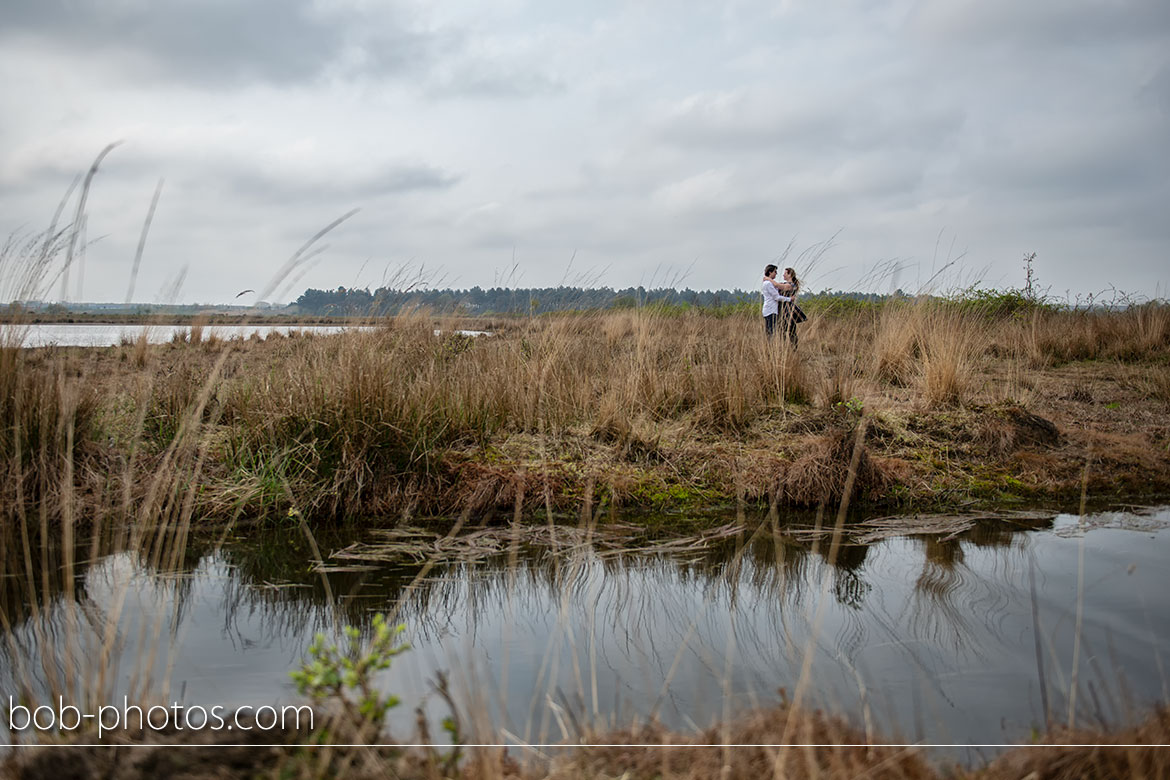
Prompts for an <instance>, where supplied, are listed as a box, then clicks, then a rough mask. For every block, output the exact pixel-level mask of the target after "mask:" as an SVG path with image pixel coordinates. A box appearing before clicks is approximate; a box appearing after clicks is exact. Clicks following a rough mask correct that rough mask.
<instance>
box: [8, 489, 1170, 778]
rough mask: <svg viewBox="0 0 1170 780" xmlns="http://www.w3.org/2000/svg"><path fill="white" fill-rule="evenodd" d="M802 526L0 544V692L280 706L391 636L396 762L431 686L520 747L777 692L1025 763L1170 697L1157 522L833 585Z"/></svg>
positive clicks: (924, 738) (1165, 533)
mask: <svg viewBox="0 0 1170 780" xmlns="http://www.w3.org/2000/svg"><path fill="white" fill-rule="evenodd" d="M807 524H808V518H806V517H800V518H789V519H785V518H781V520H780V523H779V525H778V526H777V525H769V524H768V523H766V522H765V523H763V524H759V523H754V524H753V523H751V522H748V523H746V524H745V526H746V528H745V531H744V532H743V533H740V534H725V535H723V536H722V537H721V538H708V539H707V540H706V541H704V542H702V543H701V544H700V543H690V544H681V543H677V544H659V545H658V546H657V547H655V546H654V545H650V546H649V547H647V546H646V545H642V546H643V548H644V549H643V550H642V551H640V552H622V551H621V549H620V548H621V547H622V545H623V544H624V543H623V542H621V541H620V540H619V542H617V543H613V542H612V541H611V542H606V536H605V531H604V529H603V528H599V529H598V530H597V531H596V532H595V535H587V536H583V535H582V533H581V532H579V531H577V532H573V531H572V529H569V530H567V531H563V532H560V533H559V539H558V540H557V541H556V542H555V544H556V546H555V547H550V546H549V544H550V542H549V540H548V539H547V538H545V541H544V542H541V541H539V540H536V538H535V537H534V536H532V535H531V534H529V536H528V537H526V539H525V542H524V544H512V543H509V542H508V541H507V539H508V538H509V537H508V536H507V529H503V530H501V531H491V532H479V533H480V536H479V537H474V539H473V541H475V540H478V541H475V543H474V544H468V545H464V547H462V548H460V547H458V546H455V547H449V548H445V549H448V554H447V557H446V560H436V559H434V558H425V557H424V556H420V555H419V552H418V550H417V549H416V550H413V551H411V550H407V551H406V552H401V551H402V550H404V549H406V548H407V547H408V545H403V544H402V539H403V538H404V536H403V534H402V533H398V534H387V533H386V532H378V531H371V530H365V531H356V530H355V531H334V532H332V533H329V534H322V535H320V536H319V537H318V538H316V539H315V541H316V544H317V545H318V546H319V547H320V549H321V552H322V554H323V555H324V556H325V558H326V562H325V563H326V565H325V566H324V567H321V566H319V565H317V563H316V560H315V557H314V555H313V553H312V552H311V546H310V543H309V542H308V540H307V538H306V537H305V536H304V535H302V534H301V532H300V531H299V530H297V529H295V528H292V529H287V530H264V531H256V530H249V531H246V532H245V531H240V532H236V533H235V534H233V535H231V536H229V537H228V538H226V539H223V540H198V539H194V540H191V541H189V542H188V543H186V544H185V545H180V546H179V547H177V548H173V549H172V548H170V547H168V546H167V545H166V544H165V543H164V544H153V543H151V542H150V541H149V540H146V541H143V542H142V543H140V544H138V545H137V546H133V545H127V544H120V543H114V542H110V541H109V540H108V539H105V540H103V541H102V542H101V543H100V544H99V545H97V546H96V547H97V548H100V549H101V550H104V552H102V553H100V554H97V555H92V554H91V549H92V548H91V547H90V546H89V545H88V543H84V542H79V543H78V544H77V545H76V547H77V549H76V550H75V552H74V555H73V560H72V561H70V560H68V559H67V558H66V557H65V556H63V555H62V554H61V553H60V550H59V549H57V548H54V549H51V550H42V551H41V553H40V554H38V553H37V552H36V550H35V543H34V552H33V554H32V556H31V557H29V558H26V557H24V555H23V553H22V552H21V551H20V546H19V544H18V543H17V542H14V541H10V542H8V543H7V544H6V546H5V549H4V551H3V554H4V561H5V574H6V576H5V578H4V581H3V582H4V587H3V589H2V594H3V602H2V603H0V610H3V612H4V616H5V618H6V625H9V626H11V635H10V637H8V638H9V639H10V640H11V641H7V642H5V643H4V645H3V647H2V648H0V659H2V660H3V663H2V664H0V686H2V687H0V691H2V692H8V691H12V690H16V685H17V680H18V679H22V680H24V681H25V682H26V684H31V685H32V687H33V688H34V689H36V688H40V689H47V688H48V686H49V685H50V683H51V681H52V680H53V679H54V677H56V678H57V679H59V680H64V681H66V682H64V683H62V682H59V683H58V684H59V685H62V684H67V681H68V680H70V679H75V680H76V681H77V683H78V685H79V686H82V687H84V686H85V685H88V686H90V689H91V691H90V695H91V698H93V697H96V698H98V699H103V700H120V697H121V696H122V694H123V693H125V692H131V693H134V692H136V691H140V690H142V689H143V685H144V681H146V680H150V681H153V683H154V685H155V690H156V692H159V693H162V694H163V695H164V696H165V697H166V699H167V700H168V701H169V700H179V701H184V702H186V703H188V704H200V705H202V706H214V705H224V706H227V707H237V706H243V705H249V706H258V705H260V704H271V703H273V702H277V701H280V702H294V701H296V700H297V697H296V693H295V691H294V690H293V688H292V686H291V683H290V680H289V674H288V673H289V670H291V669H293V668H295V667H296V666H297V665H298V664H299V662H300V660H301V659H302V658H303V656H304V653H305V650H306V647H307V646H308V644H309V642H310V641H311V639H312V636H313V634H314V633H315V632H318V631H323V632H325V633H327V634H329V635H332V636H337V635H339V631H340V627H341V626H343V625H350V624H352V625H358V626H361V627H368V626H369V623H370V620H371V618H372V616H373V615H374V614H376V613H378V612H395V614H396V616H395V619H396V620H398V621H400V622H402V623H404V624H405V626H406V632H405V639H407V640H408V641H409V643H410V645H411V648H412V649H411V650H410V651H409V652H407V653H406V654H404V655H402V656H399V657H398V658H397V659H396V660H395V662H394V665H393V666H392V668H391V669H389V670H388V671H387V672H385V673H384V675H383V677H382V678H381V680H380V683H381V684H383V685H384V686H385V688H386V689H387V690H390V691H393V692H394V693H396V694H398V695H399V696H401V698H402V701H403V702H404V704H403V706H401V707H399V708H398V709H397V710H395V711H394V713H393V718H392V721H391V731H392V733H394V734H396V735H397V736H398V737H400V738H402V737H409V736H410V735H411V734H412V733H413V725H414V712H413V710H414V707H415V706H416V705H417V703H419V702H420V701H422V700H423V699H424V698H426V699H427V703H426V711H427V712H428V713H429V714H430V715H431V716H432V717H433V718H435V720H436V722H437V721H438V719H440V718H442V717H443V716H444V714H445V710H444V707H445V705H442V704H441V703H440V702H439V701H438V700H437V699H436V697H434V696H433V695H431V681H433V680H434V679H435V675H436V672H438V671H441V670H449V671H450V674H451V681H452V687H453V689H454V691H455V695H456V698H457V699H458V700H460V701H461V702H463V703H465V704H467V705H468V706H470V707H472V708H474V709H477V710H478V711H480V712H482V713H484V714H486V715H487V716H488V718H489V719H490V720H491V722H492V723H493V724H494V725H495V726H496V727H497V728H498V729H501V730H503V731H501V732H500V733H506V734H509V735H512V738H514V739H516V740H521V741H526V742H530V743H542V742H547V741H559V740H561V739H563V738H564V737H565V736H566V731H569V732H571V731H572V729H573V728H574V724H575V723H579V722H589V723H594V724H598V723H618V724H626V723H629V722H631V721H632V720H633V719H635V718H641V719H643V720H645V719H646V718H648V717H651V716H657V717H659V718H661V719H662V720H664V721H665V722H667V723H668V724H671V725H673V726H676V727H679V728H684V729H688V728H693V727H695V726H707V725H710V724H711V723H712V722H713V721H714V720H715V719H717V718H719V717H720V716H722V715H724V714H727V713H733V712H736V711H741V710H744V709H748V708H751V707H753V706H757V705H766V704H773V703H775V702H777V701H778V700H779V698H780V696H781V694H780V689H784V694H783V695H785V696H787V697H788V698H789V699H792V698H793V697H795V696H801V697H803V699H804V701H806V702H808V703H810V704H814V705H817V706H821V707H825V708H827V709H829V710H831V711H833V712H837V713H841V714H844V715H846V716H848V717H849V718H850V719H852V720H853V721H854V722H856V723H857V724H859V725H862V726H864V725H869V726H870V727H872V728H873V729H874V733H875V734H877V735H881V736H884V737H888V738H890V739H895V740H897V741H899V742H901V741H910V742H923V743H930V744H943V745H958V746H967V745H997V744H1001V743H1012V742H1020V741H1027V740H1028V739H1029V737H1030V735H1031V734H1032V731H1033V729H1035V728H1039V727H1040V726H1042V724H1043V723H1044V722H1045V720H1046V719H1047V720H1052V721H1057V722H1067V721H1068V718H1069V714H1070V707H1071V708H1072V709H1074V710H1075V718H1076V722H1077V723H1078V724H1082V725H1090V724H1097V723H1100V722H1105V723H1112V724H1116V723H1120V722H1124V721H1125V720H1126V719H1127V718H1129V717H1131V716H1134V715H1137V714H1140V712H1141V710H1142V708H1143V707H1145V706H1148V705H1149V704H1150V703H1151V702H1154V701H1157V700H1166V699H1167V698H1170V697H1168V696H1167V678H1166V676H1165V673H1164V659H1163V658H1162V657H1161V655H1160V653H1161V648H1163V647H1165V646H1166V644H1167V641H1168V640H1170V609H1168V607H1170V591H1168V589H1167V587H1166V583H1167V578H1166V575H1165V572H1164V570H1163V567H1164V565H1165V561H1166V560H1167V559H1168V558H1170V530H1167V528H1168V526H1170V508H1162V509H1155V510H1142V511H1134V512H1108V513H1100V514H1094V515H1091V516H1087V517H1085V518H1080V517H1077V516H1069V515H1056V516H1054V517H1053V516H1049V517H1047V518H1046V519H1041V520H1036V519H1028V520H1019V519H1011V518H1009V519H1000V520H981V521H979V522H975V523H971V524H968V525H967V526H966V527H963V526H960V527H959V530H955V531H952V532H951V533H949V534H947V535H942V536H939V535H933V536H926V535H911V536H899V535H886V536H885V537H884V538H880V539H877V540H874V541H871V542H870V543H869V544H855V543H851V542H850V543H845V544H843V545H841V546H840V549H839V550H838V551H837V554H836V556H835V560H833V561H832V562H830V560H829V558H830V554H831V550H832V546H831V544H830V542H829V540H828V538H826V537H825V536H824V534H821V535H819V536H818V535H817V534H815V533H810V532H809V529H808V527H807ZM753 529H754V532H753ZM777 529H778V533H777V532H776V531H777ZM108 533H110V532H107V534H108ZM545 536H546V537H547V534H545ZM501 540H502V541H501ZM221 542H222V543H221ZM423 542H424V543H425V544H430V547H429V548H427V549H442V548H443V547H442V545H440V544H436V543H435V542H434V540H430V541H428V540H427V539H426V538H424V539H423ZM847 542H848V540H847ZM379 545H380V546H379ZM132 549H134V550H137V551H131V550H132ZM419 549H422V548H421V547H420V548H419ZM379 550H381V552H378V551H379ZM395 550H399V552H400V554H399V553H394V551H395ZM469 550H470V551H471V552H470V553H469V552H468V551H469ZM339 552H340V555H334V553H339ZM432 564H434V565H432ZM69 567H73V568H74V572H73V578H72V579H70V578H69V577H68V568H69ZM71 583H72V585H71ZM34 594H35V595H34ZM1078 623H1079V625H1080V639H1079V642H1078V641H1076V640H1075V638H1076V635H1077V626H1078ZM110 624H116V625H117V632H116V637H117V641H116V642H115V641H111V639H110V637H111V636H113V634H111V635H106V634H104V630H105V628H104V627H105V626H107V625H110ZM102 647H107V648H110V650H111V653H110V658H109V661H108V662H106V661H100V662H99V660H97V659H100V657H101V654H100V651H99V648H102ZM1074 658H1076V659H1077V661H1076V668H1075V669H1074V665H1073V664H1074ZM99 667H100V668H99ZM71 669H72V670H74V675H75V677H72V678H71V675H70V673H69V670H71ZM1074 685H1075V690H1076V696H1075V697H1074V696H1073V695H1071V692H1072V691H1073V690H1074ZM428 697H429V698H428ZM570 735H571V734H570ZM992 752H994V751H992V750H990V749H988V748H975V747H958V748H951V749H950V750H949V751H948V752H947V755H948V756H950V757H951V758H955V759H957V760H960V761H963V762H965V763H972V762H974V763H978V762H979V761H981V760H982V759H983V758H986V757H987V756H988V755H989V754H991V753H992Z"/></svg>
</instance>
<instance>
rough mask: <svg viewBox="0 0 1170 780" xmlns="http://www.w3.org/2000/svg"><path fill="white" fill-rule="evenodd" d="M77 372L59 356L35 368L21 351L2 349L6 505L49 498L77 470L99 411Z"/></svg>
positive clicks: (0, 455) (0, 453)
mask: <svg viewBox="0 0 1170 780" xmlns="http://www.w3.org/2000/svg"><path fill="white" fill-rule="evenodd" d="M78 373H79V372H77V371H76V370H74V369H71V368H70V367H69V366H68V365H67V364H66V363H65V362H64V361H63V359H56V358H51V359H49V360H47V361H45V363H44V364H43V365H41V366H37V367H35V368H34V367H30V366H29V365H28V361H27V359H26V356H25V353H23V352H22V351H21V350H20V349H19V348H11V347H0V469H2V473H3V477H4V481H5V483H6V484H5V486H4V492H3V495H4V496H5V497H6V500H5V502H4V503H7V500H9V499H11V500H13V501H14V502H19V503H22V504H23V503H24V502H26V501H38V500H39V501H43V500H46V499H47V498H48V497H49V496H52V495H55V494H57V493H58V492H59V491H60V490H61V489H62V487H63V485H62V484H61V480H62V479H64V478H65V475H66V474H68V473H71V472H72V470H73V467H74V464H75V462H76V461H77V459H78V458H79V457H80V454H81V452H82V445H83V444H84V442H85V441H86V440H87V439H88V438H89V437H90V435H91V433H92V430H93V428H94V425H95V423H96V419H97V411H98V398H97V395H96V393H95V392H94V389H93V387H92V386H91V385H90V384H88V383H87V381H86V378H85V377H84V376H79V375H78ZM70 509H72V508H70Z"/></svg>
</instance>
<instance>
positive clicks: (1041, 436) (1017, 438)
mask: <svg viewBox="0 0 1170 780" xmlns="http://www.w3.org/2000/svg"><path fill="white" fill-rule="evenodd" d="M975 413H976V414H977V415H978V418H979V422H978V427H977V430H976V433H975V434H974V437H973V438H974V441H975V442H976V444H977V445H979V446H980V448H981V449H983V450H986V451H989V452H992V453H994V454H997V455H1005V454H1007V453H1009V452H1014V451H1016V450H1018V449H1020V448H1021V447H1033V446H1040V447H1054V446H1056V445H1057V444H1059V443H1060V430H1059V429H1058V428H1057V427H1056V425H1054V424H1053V423H1052V421H1050V420H1046V419H1045V418H1043V417H1040V416H1039V415H1037V414H1033V413H1032V412H1029V411H1028V410H1027V409H1025V408H1024V407H1023V406H1020V405H1018V404H1000V405H998V406H990V407H985V408H982V409H977V410H975Z"/></svg>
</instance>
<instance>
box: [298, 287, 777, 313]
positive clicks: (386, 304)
mask: <svg viewBox="0 0 1170 780" xmlns="http://www.w3.org/2000/svg"><path fill="white" fill-rule="evenodd" d="M757 298H759V293H758V292H747V291H744V290H691V289H685V290H675V289H672V288H652V289H646V288H645V287H627V288H625V289H621V290H615V289H613V288H611V287H592V288H588V287H565V286H560V287H527V288H511V287H491V288H488V289H484V288H482V287H472V288H470V289H467V290H453V289H435V290H392V289H387V288H378V289H377V290H374V291H373V292H371V291H370V290H369V288H345V287H338V288H337V289H336V290H316V289H309V290H305V292H304V293H303V294H302V295H301V296H300V297H299V298H297V299H296V301H295V302H293V303H292V304H291V306H293V307H296V310H297V311H298V312H300V313H304V314H315V315H322V316H384V315H391V314H397V313H398V312H400V311H402V310H403V309H408V308H411V307H420V306H421V307H426V308H428V309H431V310H434V311H439V312H444V313H456V314H539V313H543V312H551V311H567V310H579V309H614V308H634V307H637V306H645V305H647V304H667V305H671V306H697V307H704V308H719V307H724V306H735V305H740V304H743V303H747V302H751V301H754V300H756V299H757Z"/></svg>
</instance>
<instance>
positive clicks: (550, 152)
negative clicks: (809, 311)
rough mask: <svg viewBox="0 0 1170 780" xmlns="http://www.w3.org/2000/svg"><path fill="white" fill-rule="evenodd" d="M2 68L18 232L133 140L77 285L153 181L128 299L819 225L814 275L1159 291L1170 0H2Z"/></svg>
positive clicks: (728, 277) (504, 267) (636, 258)
mask: <svg viewBox="0 0 1170 780" xmlns="http://www.w3.org/2000/svg"><path fill="white" fill-rule="evenodd" d="M0 84H3V87H2V88H0V237H3V236H7V235H10V234H12V233H22V232H34V231H36V230H40V229H44V228H45V227H46V226H47V225H48V224H49V221H50V220H51V218H52V215H53V211H54V210H55V208H56V206H57V203H58V202H59V201H60V200H61V198H62V196H63V195H64V194H65V193H66V191H67V190H68V188H69V185H70V183H71V182H72V181H73V179H74V177H75V176H77V175H78V174H79V173H82V172H84V171H85V170H86V169H88V167H89V165H90V163H91V162H92V161H93V159H94V158H95V157H96V155H97V154H98V152H99V151H101V149H102V148H103V147H104V146H106V145H107V144H109V143H111V142H114V141H121V142H122V143H121V145H119V146H118V147H117V148H115V149H114V150H113V151H112V152H110V154H109V155H108V156H107V157H106V158H105V160H104V162H103V163H102V166H101V169H100V171H99V173H98V174H97V176H96V177H95V178H94V180H93V185H92V188H91V191H90V193H89V200H88V221H87V223H86V238H87V239H88V242H89V248H88V251H87V253H86V255H85V267H84V269H81V268H75V269H74V271H73V273H72V274H71V276H70V281H69V287H68V289H66V290H65V291H64V294H65V295H66V296H67V297H68V298H69V299H72V300H79V299H81V300H113V301H120V300H122V299H123V298H124V297H125V296H126V294H127V290H128V285H129V279H130V271H131V266H132V264H133V258H134V254H135V249H136V247H137V244H138V240H139V235H140V233H141V230H142V224H143V220H144V218H145V216H146V214H147V212H148V210H149V208H150V203H151V198H152V195H153V194H154V191H155V188H156V186H157V185H158V182H159V181H160V180H165V183H164V184H163V187H162V195H161V198H160V200H159V203H158V208H157V211H156V213H155V217H154V222H153V226H152V228H151V231H150V234H149V237H148V240H147V244H146V248H145V253H144V256H143V260H142V270H141V275H140V277H139V279H138V282H137V286H136V288H135V290H134V298H135V300H142V301H148V300H160V299H163V298H166V297H172V295H173V293H172V292H170V291H171V290H173V289H174V286H175V284H176V283H177V282H179V281H181V286H180V287H179V288H178V292H177V295H176V296H175V297H177V299H178V300H181V301H190V302H204V303H212V302H226V301H230V300H232V299H233V298H234V297H235V294H236V293H237V292H239V291H240V290H243V289H245V288H256V289H259V290H265V289H271V293H270V294H269V297H270V298H272V299H274V300H275V299H281V297H282V292H283V291H285V290H287V292H283V299H284V300H288V299H291V298H295V297H296V295H297V294H299V293H300V292H301V291H302V290H303V289H304V288H305V287H310V286H311V287H319V288H332V287H337V286H338V285H344V286H346V287H349V286H354V285H357V286H367V285H368V286H370V287H375V286H378V285H379V284H381V283H382V282H383V280H384V279H390V278H403V274H404V273H405V274H407V275H408V276H410V277H411V278H417V277H419V276H421V277H422V278H424V279H427V280H430V281H432V282H433V283H437V284H441V285H442V286H457V287H469V286H472V285H481V286H484V287H486V286H491V285H494V284H502V283H507V284H510V285H513V286H543V285H549V284H558V283H562V282H565V283H586V284H597V285H608V286H615V287H619V286H626V285H637V284H645V285H647V286H650V285H658V284H668V285H669V284H673V285H675V286H689V287H693V288H717V287H743V288H754V287H755V285H756V283H757V281H758V278H759V274H760V270H761V268H762V266H763V265H764V264H765V263H767V262H769V261H771V260H773V259H775V258H777V257H778V256H779V255H780V254H781V253H782V252H783V251H784V249H785V247H786V246H788V245H789V244H790V243H791V245H792V247H793V250H792V255H791V256H792V257H796V256H797V254H798V253H800V252H801V251H802V250H806V249H809V248H815V247H817V246H818V245H821V244H822V243H823V242H826V241H828V240H830V239H832V246H831V247H829V248H828V249H827V251H825V252H824V253H823V255H822V256H821V258H820V259H819V260H818V261H817V262H816V263H812V264H811V265H810V264H809V263H807V262H804V264H803V265H804V266H808V267H801V268H800V270H802V271H806V277H807V281H808V283H809V285H810V286H811V287H812V288H814V289H823V288H825V287H833V288H838V289H840V288H857V287H858V286H861V287H867V288H871V289H888V288H890V287H892V286H895V285H896V286H899V287H902V288H904V289H907V290H912V289H917V288H918V287H919V286H920V285H923V284H925V283H926V282H927V280H928V279H929V278H930V277H931V276H932V274H934V273H935V272H937V271H938V270H939V269H940V268H945V269H946V270H945V271H944V272H943V279H944V280H945V283H946V284H966V283H970V282H975V281H980V280H981V281H983V282H984V283H986V284H988V285H992V286H1019V285H1022V284H1023V268H1022V263H1021V258H1022V257H1023V255H1024V254H1025V253H1027V252H1036V253H1037V259H1036V264H1035V268H1036V273H1037V276H1038V277H1039V280H1040V282H1041V283H1042V284H1043V285H1044V286H1046V287H1050V288H1051V291H1052V292H1053V293H1054V294H1059V295H1061V296H1063V295H1064V294H1065V293H1066V291H1069V292H1070V293H1071V294H1072V295H1074V296H1075V295H1077V294H1084V293H1089V292H1095V291H1098V290H1101V289H1104V288H1109V287H1114V288H1117V289H1121V290H1124V291H1126V292H1131V293H1135V294H1140V295H1144V296H1149V297H1152V296H1155V295H1160V296H1166V295H1168V294H1170V262H1167V260H1168V259H1170V257H1168V255H1170V251H1168V250H1170V221H1168V219H1167V214H1168V213H1170V209H1168V205H1170V2H1167V1H1166V0H1029V1H1028V2H1021V1H1020V0H929V1H927V0H923V1H922V2H908V1H903V0H891V1H890V2H876V1H874V0H841V1H840V2H803V1H802V0H787V1H785V0H776V1H774V2H756V0H725V1H724V2H718V1H717V0H708V2H697V1H694V2H692V1H691V0H669V1H668V0H629V1H628V2H616V1H613V0H594V1H592V2H587V3H586V2H576V3H561V2H547V1H544V0H493V1H492V2H486V1H485V0H476V1H475V2H459V3H441V4H439V3H432V2H429V1H427V0H4V2H3V6H2V8H0ZM70 208H73V207H72V206H71V207H70ZM355 208H357V209H360V211H359V212H358V213H357V214H356V215H354V216H353V217H352V218H350V219H348V220H347V221H345V222H344V223H342V224H341V225H339V226H337V227H336V228H335V229H334V230H333V231H332V232H330V233H329V234H328V235H327V236H326V237H325V238H323V239H322V241H321V242H320V243H321V244H322V245H327V247H326V248H325V249H324V251H322V252H320V253H319V254H316V255H315V256H313V257H312V258H311V259H310V260H309V261H308V262H305V263H300V264H298V265H297V267H296V268H295V269H294V270H293V271H292V272H291V274H289V275H286V276H285V277H284V278H283V279H282V280H280V281H279V282H278V283H274V279H275V277H276V276H277V274H278V273H279V272H280V271H281V269H282V267H285V266H286V265H287V261H288V260H289V259H290V257H292V256H293V254H294V253H295V252H296V251H297V250H298V249H299V248H300V247H301V245H302V244H304V243H305V242H306V241H307V240H308V239H310V238H311V237H312V236H313V235H314V234H315V233H316V232H317V231H318V230H320V229H321V228H323V227H325V226H326V225H328V224H329V223H330V222H332V221H333V220H335V219H337V218H338V217H340V216H342V215H343V214H346V213H347V212H349V211H350V210H351V209H355ZM948 264H949V265H948ZM799 265H800V264H799V263H798V266H799ZM895 268H896V269H900V270H893V269H895ZM183 269H186V273H185V275H184V274H183ZM403 269H407V270H406V271H403ZM420 269H421V270H420ZM274 284H275V287H273V285H274ZM61 295H62V290H61V288H60V285H59V284H58V285H54V288H53V290H52V291H51V293H50V294H49V296H48V297H50V298H53V299H57V298H60V297H61ZM245 300H247V299H245Z"/></svg>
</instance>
